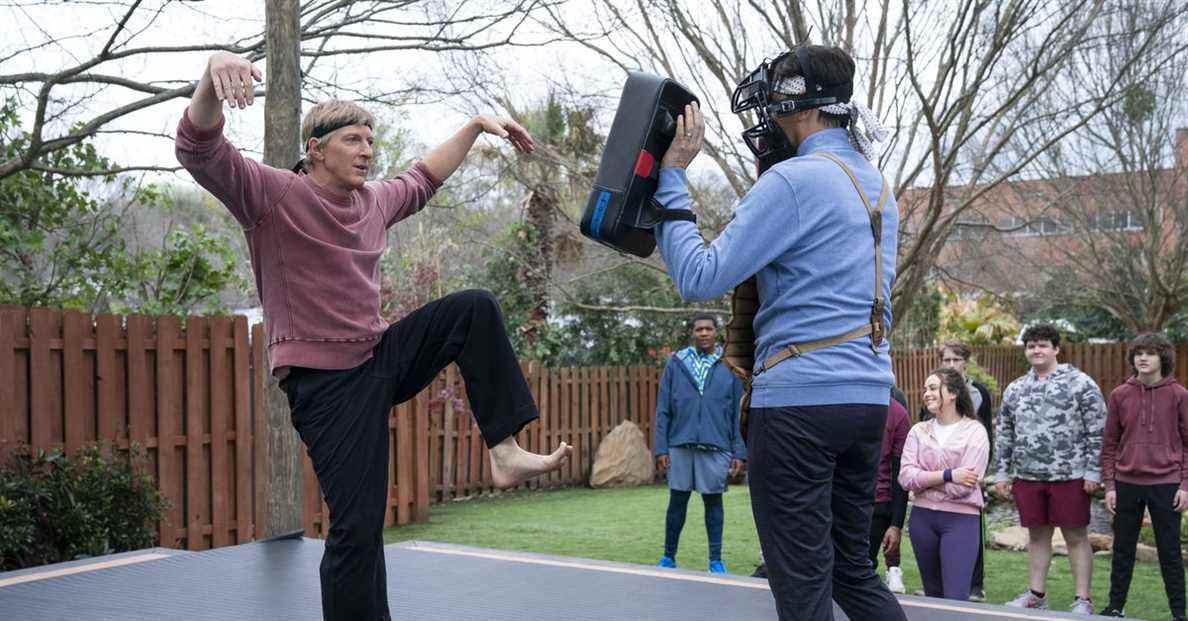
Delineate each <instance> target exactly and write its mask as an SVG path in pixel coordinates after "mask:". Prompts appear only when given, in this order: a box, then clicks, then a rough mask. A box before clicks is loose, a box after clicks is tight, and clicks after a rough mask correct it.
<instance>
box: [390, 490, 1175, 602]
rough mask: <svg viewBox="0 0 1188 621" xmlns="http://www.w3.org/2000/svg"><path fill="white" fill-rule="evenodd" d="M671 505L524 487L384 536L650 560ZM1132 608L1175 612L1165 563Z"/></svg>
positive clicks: (682, 558)
mask: <svg viewBox="0 0 1188 621" xmlns="http://www.w3.org/2000/svg"><path fill="white" fill-rule="evenodd" d="M667 506H668V489H667V488H666V487H664V486H651V487H636V488H628V489H614V490H590V489H566V490H557V491H547V492H516V493H511V494H503V495H500V496H497V497H491V498H481V499H474V500H469V501H465V502H452V503H446V504H442V505H435V506H434V507H433V511H432V515H431V517H430V521H429V523H428V524H413V525H409V526H402V527H398V528H390V529H388V530H387V531H386V532H385V534H384V540H385V542H386V543H395V542H398V541H406V540H420V541H439V542H443V543H454V544H461V545H469V546H477V547H483V548H497V549H502V550H523V551H530V552H539V553H544V554H556V555H560V556H574V557H581V558H591V559H600V560H607V561H620V562H625V563H641V564H647V565H650V564H653V563H655V562H656V561H657V560H659V558H660V555H661V553H662V552H663V548H664V512H665V509H666V507H667ZM725 507H726V528H725V534H724V536H723V539H724V542H723V553H722V560H723V561H725V563H726V567H727V568H728V569H729V570H730V571H731V572H732V573H738V574H750V573H751V571H752V570H753V569H754V568H755V565H757V564H758V563H759V541H758V537H757V536H756V534H755V523H754V520H753V519H752V517H751V499H750V495H749V493H748V490H747V488H746V487H745V486H734V487H732V488H731V489H730V491H729V492H727V494H726V497H725ZM704 515H705V513H704V511H703V508H702V505H701V502H700V500H699V497H698V496H696V495H694V497H693V498H692V499H691V500H690V502H689V517H688V520H687V521H686V523H685V530H684V533H683V535H682V537H681V549H680V552H679V554H678V555H677V563H678V564H679V565H680V566H681V567H684V568H688V569H700V570H704V569H705V568H706V565H707V563H708V558H707V551H706V538H705V527H704V521H703V520H704ZM903 571H904V579H905V581H906V582H907V587H908V589H909V591H911V590H914V589H917V588H919V587H920V575H919V572H918V571H917V570H916V562H915V558H914V557H913V556H912V550H911V543H910V542H909V541H907V537H906V533H905V537H904V545H903ZM1109 574H1110V564H1109V557H1097V558H1096V559H1095V560H1094V566H1093V587H1094V588H1093V601H1094V604H1095V606H1097V607H1099V608H1100V607H1101V606H1104V605H1105V603H1106V601H1107V592H1108V590H1109ZM986 581H987V585H986V591H987V592H986V595H987V596H988V597H989V600H990V601H991V602H995V603H999V602H1004V601H1006V600H1008V599H1011V598H1012V597H1014V596H1015V595H1017V594H1019V593H1020V592H1021V591H1022V590H1023V589H1025V588H1026V587H1027V555H1026V554H1025V553H1018V552H999V551H993V550H991V551H987V556H986ZM1048 591H1049V602H1051V605H1052V607H1053V609H1056V610H1064V609H1067V606H1068V605H1069V604H1071V603H1072V597H1073V586H1072V575H1071V574H1070V573H1069V569H1068V559H1067V558H1065V557H1056V558H1055V559H1054V560H1053V562H1052V572H1051V574H1050V576H1049V580H1048ZM1126 612H1127V615H1128V617H1130V618H1139V619H1149V620H1156V619H1167V618H1168V617H1169V614H1168V611H1167V600H1166V599H1165V597H1164V594H1163V581H1162V579H1161V578H1160V577H1159V568H1158V566H1157V565H1155V564H1149V563H1138V564H1136V567H1135V572H1134V581H1133V583H1132V584H1131V588H1130V601H1129V603H1128V604H1127V606H1126Z"/></svg>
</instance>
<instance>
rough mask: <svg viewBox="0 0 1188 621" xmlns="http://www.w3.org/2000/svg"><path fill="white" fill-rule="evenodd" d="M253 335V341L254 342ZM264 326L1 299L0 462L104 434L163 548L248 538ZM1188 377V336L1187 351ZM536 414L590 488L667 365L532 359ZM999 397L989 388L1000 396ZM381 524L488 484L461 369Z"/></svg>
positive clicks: (313, 484) (427, 407)
mask: <svg viewBox="0 0 1188 621" xmlns="http://www.w3.org/2000/svg"><path fill="white" fill-rule="evenodd" d="M249 337H250V338H249ZM263 343H264V334H263V326H261V325H255V326H252V327H251V328H250V329H249V327H248V325H247V320H246V319H245V318H243V317H187V318H185V319H182V318H178V317H168V316H165V317H145V316H139V315H131V316H128V317H119V316H114V315H98V316H95V317H92V316H90V315H87V314H84V313H79V312H73V311H66V312H62V311H58V310H50V309H42V308H34V309H26V308H23V307H12V306H0V459H3V458H5V457H6V456H7V455H8V454H10V452H11V451H12V450H13V449H14V448H15V447H17V446H19V445H29V446H32V447H33V448H36V449H61V450H64V451H66V452H69V453H72V452H74V451H75V450H77V449H79V448H81V447H83V446H85V445H88V444H92V443H96V442H110V443H113V444H114V445H115V446H117V447H120V448H123V449H126V448H128V447H129V446H131V445H133V444H135V445H137V446H139V447H141V448H142V450H143V452H144V453H145V455H146V466H147V468H148V471H149V472H150V473H151V474H152V475H153V476H154V477H155V478H156V480H157V481H158V484H159V486H160V489H161V491H162V493H163V494H164V495H165V497H166V498H167V499H168V500H169V502H170V509H169V511H168V513H167V515H166V516H165V519H163V520H162V521H161V523H160V524H159V535H160V541H161V542H162V545H166V546H174V547H185V548H189V549H195V550H197V549H206V548H211V547H219V546H224V545H230V544H234V543H242V542H246V541H250V540H252V539H254V538H256V537H258V536H259V535H260V534H261V533H263V532H265V531H264V526H265V517H264V516H265V511H264V505H265V502H264V500H265V498H266V495H267V493H268V490H267V489H265V485H264V481H265V477H264V476H263V474H262V473H263V472H264V461H263V460H264V455H265V452H264V450H263V448H262V446H261V442H262V438H264V437H265V429H264V426H263V425H264V420H265V416H264V391H265V390H266V389H267V386H266V382H270V381H271V380H268V378H266V377H265V376H264V374H263V373H261V372H260V371H261V370H262V369H266V361H265V352H264V349H263V347H262V344H263ZM1125 351H1126V347H1125V345H1123V344H1108V345H1081V344H1075V345H1066V346H1065V347H1064V348H1062V350H1061V361H1065V362H1071V363H1073V364H1074V365H1076V366H1077V367H1079V368H1081V369H1082V370H1084V371H1085V372H1087V373H1089V374H1090V375H1091V376H1093V377H1094V378H1095V379H1096V380H1097V382H1098V384H1099V385H1100V386H1101V387H1102V389H1103V391H1105V392H1108V391H1109V390H1111V389H1112V388H1113V387H1114V386H1116V385H1118V384H1119V383H1121V382H1122V381H1124V380H1125V378H1126V377H1127V376H1128V375H1129V369H1128V367H1127V363H1126V360H1125ZM1177 354H1178V356H1177V358H1178V360H1179V361H1181V364H1180V365H1179V368H1178V369H1177V375H1178V377H1179V379H1180V381H1181V382H1182V383H1184V384H1186V385H1188V343H1181V344H1179V345H1178V348H1177ZM974 356H975V358H976V360H977V361H978V363H979V364H980V366H981V367H982V368H984V369H986V370H987V371H988V372H989V373H990V374H991V375H993V376H994V377H995V378H996V379H997V380H998V383H999V387H1000V390H1001V388H1005V387H1006V385H1007V383H1009V382H1010V381H1011V380H1012V379H1014V378H1015V377H1018V376H1019V375H1022V374H1023V373H1025V372H1026V370H1027V362H1026V360H1025V359H1024V358H1023V354H1022V348H1019V347H996V348H976V349H975V351H974ZM893 358H894V367H895V373H896V377H897V381H898V385H899V386H900V387H901V388H902V389H903V390H904V392H905V393H906V394H907V396H908V399H909V407H910V410H911V411H912V412H913V413H914V412H916V411H918V409H919V405H920V387H921V386H923V383H924V379H925V377H926V375H927V373H928V372H929V371H931V370H932V369H934V368H935V367H936V366H937V365H938V364H939V362H940V355H939V352H938V350H936V349H927V350H916V351H909V352H899V353H896V354H895V355H894V356H893ZM522 368H523V370H524V374H525V377H526V378H527V379H528V382H529V386H530V388H531V390H532V394H533V397H534V398H535V399H536V402H537V404H538V405H539V407H540V420H539V421H537V422H536V423H534V424H532V425H529V426H528V427H527V428H525V429H524V430H523V431H521V432H520V434H519V435H518V436H517V439H518V441H519V442H520V444H521V446H524V447H525V448H527V449H528V450H532V451H536V452H547V451H550V450H552V449H553V448H555V447H556V446H557V444H558V443H559V442H562V441H565V442H568V443H570V444H571V445H573V447H574V456H573V459H572V460H570V462H569V464H568V465H567V466H566V467H565V468H564V469H563V470H562V471H560V472H556V473H552V474H551V475H549V476H546V477H542V478H541V479H539V480H536V481H533V482H531V483H530V484H528V485H526V486H525V487H528V488H532V489H537V488H546V487H557V486H565V485H581V484H584V483H585V482H586V480H587V479H588V476H589V472H590V469H591V467H592V465H593V458H594V455H595V453H596V452H597V450H598V445H599V444H600V443H601V441H602V438H603V437H605V436H606V434H607V433H609V431H610V430H611V429H613V428H614V427H615V426H616V425H618V424H619V423H620V422H622V421H624V420H631V421H634V422H635V423H636V424H637V425H638V426H639V427H640V429H641V430H642V431H643V433H644V437H645V438H647V442H648V444H649V448H650V446H651V441H652V428H653V418H654V414H655V407H656V391H657V385H658V382H659V376H660V369H657V368H654V367H592V368H556V369H549V368H544V367H541V366H540V365H538V364H524V365H523V366H522ZM998 398H999V395H997V394H996V395H994V399H995V401H996V402H997V400H998ZM389 431H390V434H391V436H390V438H391V443H390V450H389V466H388V467H389V480H390V484H389V498H388V509H389V510H388V511H387V514H386V520H385V521H386V523H387V524H388V525H392V524H406V523H409V522H417V521H424V520H426V519H428V515H429V506H430V504H431V503H434V502H442V501H447V500H452V499H457V498H463V497H467V496H471V495H475V494H482V493H485V492H488V491H490V490H491V489H492V485H491V473H490V461H489V455H488V452H487V447H486V446H485V444H484V443H483V441H482V437H481V436H480V434H479V432H478V428H477V427H476V426H475V425H474V424H473V422H472V418H471V416H470V412H469V409H468V407H467V401H466V397H465V390H464V389H463V387H462V383H461V380H460V378H459V376H458V373H457V371H456V370H455V369H454V368H453V367H451V368H450V369H447V370H446V371H445V372H444V373H442V374H441V376H439V377H438V378H437V379H436V381H435V382H434V383H433V384H432V385H431V386H430V387H428V388H427V389H426V390H424V391H422V392H421V393H420V394H418V395H417V396H416V397H415V398H414V399H412V400H410V401H408V402H407V403H403V404H401V405H399V406H397V407H395V408H393V409H392V412H391V415H390V418H389ZM304 492H305V494H304V498H305V506H304V510H303V514H304V515H303V519H304V521H303V524H304V527H305V530H306V532H307V533H308V534H310V535H313V536H316V535H320V534H322V533H323V532H324V527H325V524H324V522H325V518H324V516H325V515H326V511H325V506H324V504H323V503H322V502H321V496H320V494H319V490H318V486H317V481H316V479H315V477H314V476H313V470H312V467H311V466H310V464H309V461H308V458H306V459H305V476H304Z"/></svg>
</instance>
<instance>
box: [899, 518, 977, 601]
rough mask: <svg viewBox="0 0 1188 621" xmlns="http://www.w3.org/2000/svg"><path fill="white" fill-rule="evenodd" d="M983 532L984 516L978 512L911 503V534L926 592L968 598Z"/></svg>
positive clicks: (960, 598) (946, 597)
mask: <svg viewBox="0 0 1188 621" xmlns="http://www.w3.org/2000/svg"><path fill="white" fill-rule="evenodd" d="M980 532H981V518H980V517H979V516H977V515H968V514H965V513H953V512H950V511H933V510H932V509H925V508H923V507H912V517H911V521H910V522H909V523H908V536H909V537H911V539H912V550H913V551H914V552H915V553H916V565H917V566H919V567H920V579H921V580H922V581H923V582H924V594H925V595H927V596H928V597H944V598H945V599H957V600H961V601H966V600H968V599H969V581H970V578H972V577H973V570H974V563H975V562H976V561H977V560H978V547H979V545H980V544H979V539H978V536H979V533H980Z"/></svg>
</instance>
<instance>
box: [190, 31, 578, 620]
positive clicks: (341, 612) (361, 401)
mask: <svg viewBox="0 0 1188 621" xmlns="http://www.w3.org/2000/svg"><path fill="white" fill-rule="evenodd" d="M261 78H262V75H261V73H260V71H259V70H258V69H256V68H255V67H254V66H252V64H251V63H250V62H248V61H247V60H244V59H242V58H239V57H237V56H234V55H231V54H227V53H223V52H220V53H218V54H215V55H214V56H212V57H211V58H210V60H209V61H208V63H207V66H206V69H205V70H204V71H203V73H202V77H201V79H200V80H199V82H198V86H197V88H196V89H195V91H194V95H193V97H192V98H191V100H190V106H189V108H188V109H187V110H186V112H185V113H184V114H183V115H182V119H181V122H180V123H179V124H178V128H177V138H176V150H177V159H178V161H179V162H181V164H182V166H184V167H185V168H186V170H188V171H189V172H190V174H191V175H193V177H194V179H195V180H196V181H197V182H198V183H199V184H200V185H202V187H204V188H206V189H207V190H208V191H209V192H210V193H212V194H214V195H215V197H217V198H218V199H219V200H220V201H222V203H223V204H224V205H225V206H226V207H227V209H228V210H230V211H231V214H232V215H233V216H235V219H236V220H238V221H239V223H240V225H241V226H242V227H243V229H244V233H245V235H246V236H247V241H248V248H249V251H250V253H251V261H252V271H253V273H254V275H255V280H256V289H257V291H258V292H259V294H260V301H261V303H262V304H263V306H264V325H265V329H266V331H267V338H268V354H269V358H270V362H271V365H272V372H273V374H274V375H276V376H277V377H278V378H281V388H282V389H283V390H284V391H285V393H286V395H287V396H288V399H289V407H290V410H291V417H292V421H293V426H294V427H295V428H296V429H297V432H298V433H299V434H300V436H301V440H302V441H303V442H304V443H305V445H306V448H307V450H308V451H309V456H310V459H311V461H312V462H313V466H314V471H315V472H316V473H317V476H318V483H319V485H320V486H321V488H322V493H323V495H324V496H325V498H326V504H327V505H328V506H329V508H330V532H329V534H328V535H327V537H326V548H325V553H324V555H323V557H322V563H321V568H320V573H321V584H322V613H323V616H324V618H325V619H327V620H335V621H337V620H367V621H371V620H377V619H378V620H387V619H390V618H391V616H390V613H389V612H388V597H387V579H386V574H385V568H384V552H383V524H384V511H385V502H386V498H387V490H388V435H389V429H388V413H389V411H390V410H391V408H392V406H393V405H395V404H397V403H400V402H402V401H406V400H408V399H410V398H412V397H413V396H415V395H416V394H417V393H418V392H420V390H421V389H422V388H424V387H425V386H426V385H428V384H429V382H431V381H432V379H433V378H434V377H435V376H436V375H437V374H438V373H439V372H440V371H441V370H442V369H443V368H445V366H446V365H448V364H449V363H451V362H455V363H457V364H458V367H459V368H460V370H461V372H462V377H463V379H464V380H465V382H466V390H467V394H468V396H469V398H470V402H471V407H472V409H473V411H474V417H475V419H476V422H477V424H478V426H479V429H480V430H481V431H482V434H483V439H484V441H485V442H486V443H487V446H488V447H490V449H491V451H490V452H491V466H492V469H491V472H492V478H493V480H494V483H495V485H497V486H499V487H513V486H515V485H518V484H520V483H521V482H523V481H525V480H527V479H529V478H531V477H534V476H537V475H539V474H542V473H544V472H548V471H550V470H554V469H556V468H558V467H560V466H561V464H562V463H563V462H564V461H565V460H566V459H567V458H568V456H569V453H570V448H569V447H568V446H566V444H565V443H561V445H560V446H559V447H558V448H557V450H556V451H554V452H553V453H552V454H549V455H537V454H534V453H529V452H527V451H524V450H523V449H521V448H520V447H519V446H518V445H517V444H516V441H515V437H514V434H515V433H516V432H518V431H519V430H520V429H521V428H522V427H523V426H524V425H526V424H528V423H529V422H531V421H532V420H534V419H536V418H537V417H538V413H537V409H536V405H535V404H534V403H533V401H532V395H531V393H530V392H529V390H528V384H527V382H526V381H525V380H524V377H523V375H522V374H521V372H520V366H519V364H518V362H517V360H516V357H515V354H514V352H513V351H512V347H511V343H510V341H509V340H508V338H507V335H506V333H505V331H504V325H503V317H502V314H501V312H500V309H499V303H498V302H497V301H496V300H495V298H494V296H492V295H491V293H490V292H487V291H479V290H471V291H461V292H458V293H454V294H451V295H448V296H446V297H444V298H441V299H439V300H434V301H433V302H430V303H428V304H426V305H425V306H423V307H421V308H419V309H417V310H415V311H413V312H412V313H410V314H409V315H408V316H406V317H404V318H403V319H401V320H400V321H398V322H397V323H394V324H391V325H386V324H385V323H384V321H383V319H382V318H381V317H380V314H379V308H380V296H379V278H380V272H379V260H380V256H381V255H382V254H383V252H384V247H385V245H386V242H387V233H386V231H387V229H388V227H390V226H392V225H394V224H395V223H397V222H399V221H400V220H402V219H404V218H406V217H408V216H410V215H412V214H414V213H416V212H417V211H418V210H420V209H421V208H422V207H424V206H425V203H426V202H428V200H429V198H430V197H431V196H432V195H433V193H434V191H436V190H437V188H438V187H439V186H440V185H441V183H442V182H443V181H444V180H445V179H446V178H447V177H449V176H450V175H451V174H452V173H453V172H454V171H455V170H456V169H457V168H458V166H459V165H460V164H461V163H462V160H463V158H464V157H465V156H466V153H467V151H469V150H470V148H471V146H472V145H473V144H474V141H475V140H476V139H477V138H478V136H479V135H480V134H483V133H488V134H493V135H496V136H499V137H502V138H506V139H508V140H509V141H511V143H512V144H513V145H514V146H515V147H516V148H517V149H518V150H520V151H531V150H532V149H533V148H534V143H533V141H532V138H531V136H529V135H528V133H527V132H526V131H524V129H523V128H522V127H520V126H519V125H517V124H516V123H515V122H514V121H511V120H509V119H505V118H498V117H490V116H477V117H475V118H474V119H472V120H471V121H470V122H468V123H466V124H465V125H464V126H463V127H462V128H461V129H459V130H458V132H457V133H455V134H454V135H453V137H451V138H450V139H449V140H447V141H446V142H444V143H443V144H441V145H440V146H438V147H437V148H435V149H433V150H431V151H429V152H428V153H426V154H425V156H424V158H423V159H422V160H421V161H420V162H418V163H416V164H415V165H414V166H413V167H412V168H411V169H409V170H407V171H405V172H403V173H401V174H399V175H397V176H396V177H395V178H393V179H387V180H382V181H370V182H369V181H367V177H368V174H369V172H370V166H371V163H372V124H373V120H372V117H371V115H370V114H369V113H368V112H367V111H365V110H364V109H362V108H361V107H359V106H357V105H355V104H353V103H350V102H344V101H328V102H323V103H321V104H318V105H316V106H314V107H313V108H312V109H311V110H310V111H309V113H308V114H306V117H305V120H304V121H303V122H302V128H301V133H302V142H303V148H304V149H305V158H304V159H303V161H302V162H301V163H300V164H299V165H298V166H295V167H294V169H293V170H292V171H290V170H281V169H277V168H271V167H269V166H265V165H263V164H260V163H258V162H255V161H253V160H250V159H247V158H245V157H243V156H242V155H241V154H240V153H239V151H238V149H236V148H235V147H234V146H232V145H231V143H230V142H228V141H227V139H226V138H224V137H223V105H224V102H226V103H227V104H229V105H230V107H231V108H239V109H243V108H245V107H247V106H249V105H251V104H252V100H253V97H252V93H253V88H254V82H255V81H259V80H260V79H261Z"/></svg>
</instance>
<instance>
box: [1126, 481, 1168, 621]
mask: <svg viewBox="0 0 1188 621" xmlns="http://www.w3.org/2000/svg"><path fill="white" fill-rule="evenodd" d="M1178 488H1179V486H1177V485H1176V484H1175V483H1169V484H1166V485H1133V484H1130V483H1123V482H1121V481H1119V482H1117V483H1116V484H1115V486H1114V491H1116V492H1117V494H1118V506H1117V513H1116V514H1115V515H1114V552H1113V554H1114V558H1113V561H1112V564H1111V567H1110V606H1111V607H1113V608H1117V609H1118V610H1122V609H1123V608H1124V607H1125V606H1126V595H1127V593H1128V592H1129V591H1130V578H1131V576H1132V574H1133V573H1134V553H1135V546H1136V545H1137V544H1138V537H1139V529H1140V528H1142V525H1143V510H1144V509H1146V510H1149V511H1150V512H1151V526H1152V528H1153V530H1154V531H1155V546H1156V548H1157V550H1158V552H1159V571H1160V573H1162V574H1163V588H1164V590H1165V591H1166V593H1167V604H1168V607H1169V608H1171V612H1172V614H1173V615H1180V616H1183V615H1184V558H1183V557H1182V556H1181V552H1180V514H1179V513H1177V512H1176V510H1175V509H1173V508H1172V507H1173V505H1174V501H1175V496H1176V490H1177V489H1178Z"/></svg>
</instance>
